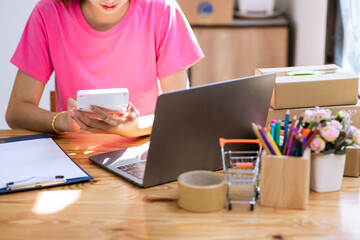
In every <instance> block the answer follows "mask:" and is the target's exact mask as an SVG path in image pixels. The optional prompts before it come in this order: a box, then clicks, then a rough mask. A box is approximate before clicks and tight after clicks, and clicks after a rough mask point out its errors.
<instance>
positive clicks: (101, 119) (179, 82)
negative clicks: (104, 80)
mask: <svg viewBox="0 0 360 240" xmlns="http://www.w3.org/2000/svg"><path fill="white" fill-rule="evenodd" d="M160 85H161V89H162V91H163V92H167V91H172V90H177V89H184V88H188V87H189V80H188V76H187V71H186V68H184V69H181V70H180V71H178V72H176V73H174V74H171V75H169V76H167V77H165V78H163V79H161V80H160ZM69 102H71V105H72V106H73V108H75V107H76V102H75V101H74V100H69ZM92 110H93V112H94V113H95V114H97V116H98V118H92V117H91V116H89V114H86V113H82V112H79V111H72V112H71V113H72V116H73V118H74V120H75V121H76V123H77V124H78V125H79V126H80V127H81V128H82V129H84V130H87V131H94V132H107V133H116V134H119V135H121V136H125V137H138V136H145V135H150V134H151V130H152V125H153V119H154V114H153V113H150V114H148V115H145V116H139V112H138V111H137V110H136V108H135V107H134V106H133V105H132V104H131V103H130V104H129V107H128V115H126V116H114V115H110V114H107V113H106V112H105V111H104V110H102V109H101V108H98V107H93V109H92Z"/></svg>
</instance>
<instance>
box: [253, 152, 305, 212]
mask: <svg viewBox="0 0 360 240" xmlns="http://www.w3.org/2000/svg"><path fill="white" fill-rule="evenodd" d="M260 171H261V173H260V191H261V205H262V206H269V207H279V208H289V209H306V207H307V204H308V201H309V192H310V149H306V150H305V152H304V155H303V156H302V157H293V156H275V155H269V154H267V153H266V151H264V152H263V153H262V155H261V170H260Z"/></svg>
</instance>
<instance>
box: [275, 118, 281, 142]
mask: <svg viewBox="0 0 360 240" xmlns="http://www.w3.org/2000/svg"><path fill="white" fill-rule="evenodd" d="M280 130H281V121H277V122H276V125H275V138H274V140H275V143H276V145H277V146H278V147H280Z"/></svg>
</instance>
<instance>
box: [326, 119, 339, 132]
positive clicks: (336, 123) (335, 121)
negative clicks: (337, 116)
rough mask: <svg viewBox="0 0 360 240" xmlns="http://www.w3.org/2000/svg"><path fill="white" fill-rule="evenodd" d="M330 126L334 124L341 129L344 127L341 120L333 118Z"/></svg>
mask: <svg viewBox="0 0 360 240" xmlns="http://www.w3.org/2000/svg"><path fill="white" fill-rule="evenodd" d="M329 126H334V127H336V128H337V129H339V130H340V129H342V125H341V123H340V122H339V121H337V120H331V121H330V123H329Z"/></svg>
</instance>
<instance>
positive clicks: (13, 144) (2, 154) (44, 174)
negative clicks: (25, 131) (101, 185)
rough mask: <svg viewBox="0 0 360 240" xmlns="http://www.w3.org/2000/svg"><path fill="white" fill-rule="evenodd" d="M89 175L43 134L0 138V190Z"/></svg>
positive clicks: (36, 186)
mask: <svg viewBox="0 0 360 240" xmlns="http://www.w3.org/2000/svg"><path fill="white" fill-rule="evenodd" d="M6 144H9V145H6ZM17 149H18V150H17ZM52 155H53V156H54V157H53V158H52V157H51V156H52ZM12 156H14V157H12ZM21 156H25V157H21ZM39 156H40V157H39ZM27 169H29V171H27ZM32 170H33V172H34V174H32V172H31V171H32ZM57 171H59V172H57ZM32 175H34V176H32ZM91 179H93V177H92V176H90V175H89V174H88V173H86V172H85V171H84V170H83V169H82V168H81V167H80V166H79V165H77V164H76V163H75V162H74V161H73V160H72V159H71V158H70V157H69V156H68V155H67V154H66V153H65V152H64V151H63V150H62V149H61V148H60V146H59V145H58V144H57V143H56V142H55V141H54V140H53V139H52V138H51V137H50V136H49V135H47V134H36V135H28V136H20V137H12V138H3V139H0V194H5V193H12V192H20V191H27V190H34V189H41V188H48V187H54V186H61V185H67V184H72V183H78V182H84V181H88V180H91Z"/></svg>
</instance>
